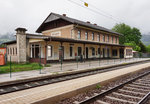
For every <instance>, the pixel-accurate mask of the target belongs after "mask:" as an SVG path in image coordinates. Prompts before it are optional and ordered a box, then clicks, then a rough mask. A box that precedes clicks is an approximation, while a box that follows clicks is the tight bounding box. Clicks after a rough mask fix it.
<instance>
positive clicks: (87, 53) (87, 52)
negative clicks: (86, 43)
mask: <svg viewBox="0 0 150 104" xmlns="http://www.w3.org/2000/svg"><path fill="white" fill-rule="evenodd" d="M88 55H89V51H88V47H86V59H88Z"/></svg>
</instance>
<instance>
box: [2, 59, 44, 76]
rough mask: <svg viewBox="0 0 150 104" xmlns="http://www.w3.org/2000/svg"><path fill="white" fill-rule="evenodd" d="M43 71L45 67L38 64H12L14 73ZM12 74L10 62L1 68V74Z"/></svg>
mask: <svg viewBox="0 0 150 104" xmlns="http://www.w3.org/2000/svg"><path fill="white" fill-rule="evenodd" d="M40 68H41V69H42V68H43V66H42V65H39V64H38V63H11V70H12V72H20V71H29V70H38V69H40ZM9 72H10V63H9V62H8V63H7V64H6V65H4V66H0V74H2V73H9Z"/></svg>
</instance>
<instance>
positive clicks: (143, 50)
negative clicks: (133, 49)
mask: <svg viewBox="0 0 150 104" xmlns="http://www.w3.org/2000/svg"><path fill="white" fill-rule="evenodd" d="M139 47H141V50H140V52H144V53H145V52H147V49H146V48H147V47H146V46H145V45H144V44H143V43H142V42H140V43H139Z"/></svg>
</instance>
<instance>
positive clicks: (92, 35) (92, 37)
mask: <svg viewBox="0 0 150 104" xmlns="http://www.w3.org/2000/svg"><path fill="white" fill-rule="evenodd" d="M92 40H94V33H93V32H92Z"/></svg>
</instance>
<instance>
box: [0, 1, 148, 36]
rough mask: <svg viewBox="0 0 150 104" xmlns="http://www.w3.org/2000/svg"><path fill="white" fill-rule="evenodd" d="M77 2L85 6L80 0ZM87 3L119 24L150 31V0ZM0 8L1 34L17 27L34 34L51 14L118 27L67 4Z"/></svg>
mask: <svg viewBox="0 0 150 104" xmlns="http://www.w3.org/2000/svg"><path fill="white" fill-rule="evenodd" d="M84 1H85V0H84ZM76 2H77V3H80V4H81V5H82V2H81V1H80V0H76ZM86 2H88V3H89V8H91V9H94V7H92V6H91V5H90V4H92V5H94V6H95V7H96V8H99V9H100V10H102V11H104V13H106V14H111V15H113V17H114V18H115V19H117V20H118V21H121V22H124V23H126V24H128V25H130V26H132V27H137V28H139V29H140V30H141V32H142V33H147V32H149V31H150V30H149V27H150V24H149V18H150V15H149V14H150V5H149V4H150V1H149V0H94V1H93V0H86ZM0 5H1V6H0V34H3V33H6V32H15V31H14V30H15V28H17V27H25V28H27V29H28V32H31V33H34V32H35V31H36V29H37V28H38V26H40V24H41V23H42V22H43V21H44V19H45V18H46V17H47V16H48V15H49V13H50V12H56V13H59V14H63V13H66V14H67V16H69V17H72V18H76V19H79V20H83V21H91V22H92V23H97V24H98V25H100V26H103V27H106V28H110V29H111V28H112V27H113V26H114V25H115V24H116V21H114V20H112V19H110V18H107V17H105V16H102V15H100V14H97V13H94V12H92V11H90V10H88V9H87V8H82V7H80V6H78V5H75V4H73V3H71V2H69V1H68V0H43V1H42V0H1V1H0ZM95 10H97V9H95ZM100 10H99V12H101V11H100Z"/></svg>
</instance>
